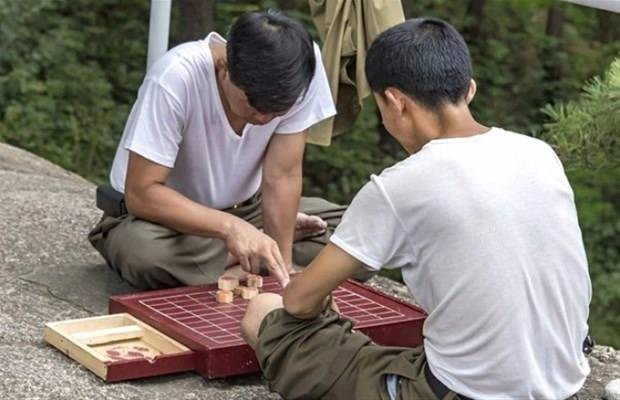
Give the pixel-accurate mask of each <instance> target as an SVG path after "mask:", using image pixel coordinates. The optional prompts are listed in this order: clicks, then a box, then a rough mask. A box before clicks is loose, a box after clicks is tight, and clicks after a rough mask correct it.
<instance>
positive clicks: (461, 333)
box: [331, 128, 591, 400]
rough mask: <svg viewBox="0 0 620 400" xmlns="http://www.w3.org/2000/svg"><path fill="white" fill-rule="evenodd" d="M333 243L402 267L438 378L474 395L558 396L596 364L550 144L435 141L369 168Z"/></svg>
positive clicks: (568, 201)
mask: <svg viewBox="0 0 620 400" xmlns="http://www.w3.org/2000/svg"><path fill="white" fill-rule="evenodd" d="M331 241H332V242H333V243H334V244H336V245H337V246H338V247H340V248H342V249H343V250H344V251H346V252H347V253H349V254H350V255H352V256H353V257H355V258H356V259H358V260H360V261H361V262H363V263H365V264H366V265H367V266H368V267H369V268H371V269H375V270H378V269H381V268H382V267H386V268H396V267H402V274H403V279H404V281H405V283H406V284H407V287H408V288H409V290H410V291H411V293H412V294H413V295H414V296H415V298H416V299H417V300H418V301H419V303H420V305H421V306H422V307H423V308H424V310H425V311H426V312H427V313H428V318H427V320H426V322H425V324H424V336H425V339H424V346H425V351H426V354H427V357H428V363H429V365H430V368H431V370H432V372H433V373H434V374H435V375H436V376H437V378H438V379H439V380H441V381H442V382H443V383H444V384H445V385H446V386H447V387H449V388H450V389H452V390H454V391H456V392H457V393H461V394H463V395H465V396H468V397H472V398H475V399H493V400H497V399H537V400H539V399H564V398H567V397H569V396H570V395H572V394H574V393H575V392H577V391H578V390H579V389H580V388H581V386H582V384H583V382H584V381H585V378H586V376H587V375H588V373H589V371H590V369H589V365H588V362H587V360H586V358H585V357H584V355H583V353H582V343H583V340H584V338H585V337H586V334H587V332H588V325H587V319H588V305H589V303H590V297H591V285H590V278H589V276H588V265H587V260H586V255H585V251H584V247H583V242H582V237H581V231H580V229H579V225H578V221H577V213H576V209H575V204H574V199H573V193H572V190H571V188H570V185H569V183H568V180H567V178H566V176H565V174H564V171H563V168H562V165H561V163H560V161H559V160H558V158H557V156H556V155H555V153H554V152H553V150H552V149H551V148H550V147H549V146H548V145H547V144H545V143H544V142H542V141H540V140H537V139H533V138H530V137H527V136H524V135H519V134H516V133H512V132H507V131H505V130H502V129H498V128H493V129H492V130H490V131H489V132H487V133H485V134H481V135H476V136H473V137H468V138H452V139H437V140H433V141H431V142H429V143H427V144H426V145H425V146H424V147H423V148H422V149H421V150H420V151H419V152H418V153H416V154H414V155H412V156H410V157H408V158H407V159H405V160H404V161H401V162H399V163H398V164H396V165H394V166H393V167H391V168H388V169H386V170H385V171H383V172H382V173H381V175H380V176H374V175H373V176H372V178H371V181H370V182H369V183H367V184H366V185H365V186H364V187H363V188H362V190H361V191H360V192H359V193H358V194H357V196H356V197H355V199H354V200H353V202H352V204H351V205H350V207H349V209H348V210H347V212H346V213H345V215H344V217H343V220H342V222H341V224H340V225H339V226H338V228H337V230H336V232H335V234H334V235H333V236H332V238H331Z"/></svg>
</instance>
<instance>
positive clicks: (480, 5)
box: [463, 0, 486, 47]
mask: <svg viewBox="0 0 620 400" xmlns="http://www.w3.org/2000/svg"><path fill="white" fill-rule="evenodd" d="M485 4H486V0H470V1H469V5H468V6H467V12H466V15H467V25H466V26H464V27H463V37H464V38H465V41H466V42H468V43H475V42H478V40H479V39H480V36H481V35H482V26H483V21H484V6H485ZM481 47H482V46H481Z"/></svg>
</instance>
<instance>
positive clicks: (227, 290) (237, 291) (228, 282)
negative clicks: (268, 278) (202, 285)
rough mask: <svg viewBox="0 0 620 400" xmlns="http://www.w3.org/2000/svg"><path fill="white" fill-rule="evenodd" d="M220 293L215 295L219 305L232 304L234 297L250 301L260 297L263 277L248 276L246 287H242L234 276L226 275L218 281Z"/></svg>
mask: <svg viewBox="0 0 620 400" xmlns="http://www.w3.org/2000/svg"><path fill="white" fill-rule="evenodd" d="M217 287H218V289H219V290H218V291H217V293H216V295H215V297H216V300H217V302H218V303H232V302H233V300H234V296H235V295H237V296H240V297H241V298H242V299H245V300H250V299H252V298H254V296H256V295H258V293H259V290H260V288H261V287H263V277H262V276H260V275H254V274H248V277H247V279H246V285H245V286H244V285H240V284H239V279H237V278H235V277H234V276H229V275H224V276H222V277H220V279H218V281H217Z"/></svg>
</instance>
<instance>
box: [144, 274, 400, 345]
mask: <svg viewBox="0 0 620 400" xmlns="http://www.w3.org/2000/svg"><path fill="white" fill-rule="evenodd" d="M279 289H280V287H279V286H278V285H277V284H276V283H273V282H270V283H267V284H266V285H265V286H264V287H263V292H276V293H277V292H279ZM334 297H335V299H336V302H337V304H338V307H339V308H340V310H341V312H342V313H343V314H344V315H345V316H346V317H347V318H349V319H352V320H354V321H355V322H356V323H362V322H368V321H369V320H372V319H374V320H380V321H383V320H391V319H394V318H401V317H405V315H404V314H402V313H400V312H399V311H397V310H394V309H392V308H390V307H387V306H385V305H383V304H381V303H379V302H377V301H375V300H372V299H369V298H367V297H364V296H361V295H360V294H359V293H356V292H354V291H352V290H350V289H348V288H343V287H339V288H337V289H336V290H335V291H334ZM139 303H140V304H141V305H142V306H144V307H147V308H148V309H150V310H152V311H154V312H155V313H157V314H159V315H161V316H163V317H165V318H167V319H168V320H170V321H172V322H174V323H176V324H179V325H181V326H183V327H184V328H186V329H189V330H190V331H192V332H194V333H196V334H198V335H200V336H202V337H204V338H206V339H208V340H210V341H213V342H215V343H217V344H230V345H233V344H240V343H244V340H243V338H242V337H241V332H240V328H239V321H240V320H241V316H242V315H243V313H244V312H245V308H246V307H245V305H246V304H247V302H246V301H242V302H241V303H239V302H237V301H235V302H233V303H229V304H218V303H216V300H215V291H214V290H204V291H197V292H191V293H185V294H178V295H168V296H161V297H153V298H149V299H143V300H139ZM214 305H215V307H214ZM179 315H181V316H180V317H179ZM185 320H187V321H185ZM212 320H221V324H220V323H215V322H213V321H212Z"/></svg>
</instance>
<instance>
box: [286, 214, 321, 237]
mask: <svg viewBox="0 0 620 400" xmlns="http://www.w3.org/2000/svg"><path fill="white" fill-rule="evenodd" d="M326 229H327V222H325V221H323V220H322V219H321V218H320V217H317V216H316V215H308V214H304V213H300V212H299V213H297V220H296V222H295V235H294V236H293V240H294V241H298V240H302V239H306V238H309V237H312V236H318V235H322V234H323V233H325V230H326Z"/></svg>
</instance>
